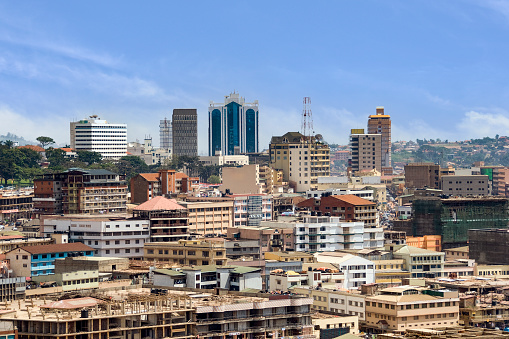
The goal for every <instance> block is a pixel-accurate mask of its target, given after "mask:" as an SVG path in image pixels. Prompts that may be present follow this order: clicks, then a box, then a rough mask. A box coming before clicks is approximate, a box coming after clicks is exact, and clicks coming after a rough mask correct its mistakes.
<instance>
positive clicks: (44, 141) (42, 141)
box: [36, 136, 55, 149]
mask: <svg viewBox="0 0 509 339" xmlns="http://www.w3.org/2000/svg"><path fill="white" fill-rule="evenodd" d="M36 140H37V141H39V143H40V144H41V147H42V148H44V149H46V146H47V145H51V144H54V143H55V140H53V139H52V138H50V137H44V136H40V137H38V138H37V139H36Z"/></svg>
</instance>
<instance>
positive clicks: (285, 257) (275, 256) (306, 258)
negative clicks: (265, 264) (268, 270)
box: [263, 251, 315, 272]
mask: <svg viewBox="0 0 509 339" xmlns="http://www.w3.org/2000/svg"><path fill="white" fill-rule="evenodd" d="M263 255H264V258H265V260H277V261H299V262H302V263H314V262H315V257H314V256H313V255H312V254H309V253H303V252H286V251H284V252H283V251H276V252H264V253H263ZM301 268H302V266H301ZM300 271H301V270H298V271H297V272H300Z"/></svg>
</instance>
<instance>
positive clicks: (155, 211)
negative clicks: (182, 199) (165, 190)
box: [133, 197, 189, 242]
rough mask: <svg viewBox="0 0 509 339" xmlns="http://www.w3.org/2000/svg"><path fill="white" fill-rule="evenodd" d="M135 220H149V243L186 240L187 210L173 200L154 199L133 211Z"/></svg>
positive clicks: (187, 228)
mask: <svg viewBox="0 0 509 339" xmlns="http://www.w3.org/2000/svg"><path fill="white" fill-rule="evenodd" d="M133 215H134V217H135V218H138V219H141V220H149V222H150V242H166V241H178V240H181V239H187V237H188V236H189V226H188V224H187V223H188V217H187V209H186V208H185V207H183V206H181V205H179V204H178V203H177V201H176V200H174V199H166V198H164V197H155V198H153V199H151V200H149V201H147V202H144V203H143V204H141V205H138V206H137V207H135V208H134V209H133Z"/></svg>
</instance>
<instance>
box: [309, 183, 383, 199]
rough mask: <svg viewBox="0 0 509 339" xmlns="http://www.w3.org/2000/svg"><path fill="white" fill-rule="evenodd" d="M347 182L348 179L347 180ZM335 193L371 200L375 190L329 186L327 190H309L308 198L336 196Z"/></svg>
mask: <svg viewBox="0 0 509 339" xmlns="http://www.w3.org/2000/svg"><path fill="white" fill-rule="evenodd" d="M345 183H347V181H346V182H345ZM334 195H355V196H356V197H359V198H362V199H366V200H369V201H373V200H374V192H373V190H368V189H366V190H362V189H360V190H353V189H348V188H329V189H325V190H314V191H307V192H306V198H308V199H309V198H323V197H328V196H334Z"/></svg>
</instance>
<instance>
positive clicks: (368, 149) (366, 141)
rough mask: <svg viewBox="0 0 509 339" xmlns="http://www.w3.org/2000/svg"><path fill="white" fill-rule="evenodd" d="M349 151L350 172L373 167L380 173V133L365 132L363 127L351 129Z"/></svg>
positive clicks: (367, 169)
mask: <svg viewBox="0 0 509 339" xmlns="http://www.w3.org/2000/svg"><path fill="white" fill-rule="evenodd" d="M350 152H351V159H350V161H349V167H351V171H352V173H356V172H362V171H371V170H373V169H375V170H376V171H378V172H379V173H382V134H365V133H364V129H352V130H351V134H350Z"/></svg>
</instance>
